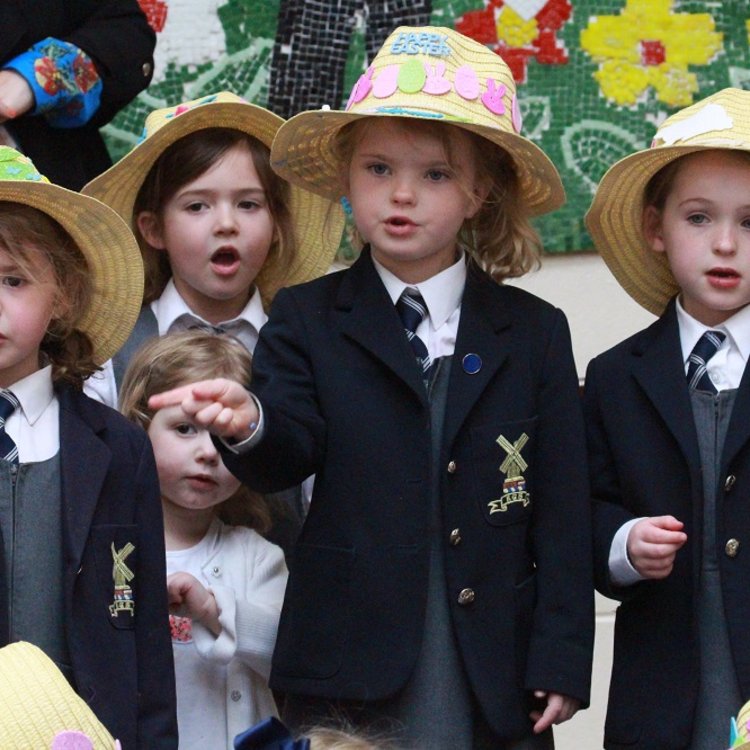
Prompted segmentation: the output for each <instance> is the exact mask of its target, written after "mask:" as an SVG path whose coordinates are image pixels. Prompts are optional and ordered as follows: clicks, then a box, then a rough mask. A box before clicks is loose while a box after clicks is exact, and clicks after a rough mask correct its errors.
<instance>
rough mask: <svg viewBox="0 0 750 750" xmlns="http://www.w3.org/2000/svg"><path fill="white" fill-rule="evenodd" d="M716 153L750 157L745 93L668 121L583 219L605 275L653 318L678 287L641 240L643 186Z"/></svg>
mask: <svg viewBox="0 0 750 750" xmlns="http://www.w3.org/2000/svg"><path fill="white" fill-rule="evenodd" d="M717 148H722V149H734V150H739V151H750V91H742V90H741V89H732V88H730V89H723V90H722V91H719V92H718V93H716V94H713V95H712V96H709V97H707V98H706V99H703V100H701V101H700V102H697V103H696V104H693V105H691V106H690V107H687V108H685V109H683V110H680V111H679V112H677V113H676V114H674V115H672V116H671V117H668V118H667V119H666V120H665V121H664V122H663V123H662V125H660V126H659V128H658V130H657V131H656V135H655V136H654V140H653V142H652V144H651V147H650V148H648V149H645V150H644V151H638V152H637V153H635V154H631V155H630V156H627V157H625V158H624V159H621V160H620V161H618V162H617V163H616V164H615V165H614V166H613V167H611V168H610V169H609V171H608V172H607V173H606V174H605V175H604V177H603V178H602V180H601V182H600V183H599V187H598V189H597V191H596V195H595V196H594V201H593V203H592V204H591V208H590V209H589V211H588V213H587V214H586V226H587V227H588V229H589V232H590V233H591V236H592V238H593V240H594V244H595V245H596V249H597V250H598V251H599V253H600V254H601V256H602V258H604V260H605V262H606V263H607V266H609V270H610V271H612V273H613V274H614V276H615V278H616V279H617V281H618V282H619V283H620V285H621V286H622V288H623V289H624V290H625V291H626V292H627V293H628V294H629V295H630V296H631V297H632V298H633V299H634V300H635V301H636V302H638V304H640V305H642V306H643V307H645V308H646V310H648V311H649V312H652V313H654V314H655V315H661V313H662V312H663V311H664V308H665V307H666V305H667V302H669V300H670V299H671V298H672V297H673V296H674V295H675V294H677V293H678V292H679V287H678V286H677V282H676V281H675V279H674V276H672V272H671V271H670V269H669V265H668V263H667V257H666V255H665V253H655V252H653V251H652V250H651V249H650V247H649V244H648V243H647V241H646V238H645V237H644V235H643V231H642V228H641V227H642V218H643V209H644V205H643V201H644V194H645V190H646V186H647V185H648V183H649V180H651V178H652V177H653V176H654V175H655V174H656V173H657V172H658V171H659V170H660V169H662V168H663V167H666V166H667V164H670V163H671V162H673V161H674V160H675V159H679V158H680V157H681V156H686V155H687V154H691V153H695V152H696V151H707V150H710V149H717Z"/></svg>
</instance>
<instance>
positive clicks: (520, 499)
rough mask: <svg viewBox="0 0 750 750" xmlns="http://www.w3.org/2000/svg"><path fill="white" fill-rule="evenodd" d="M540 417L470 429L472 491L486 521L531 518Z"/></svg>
mask: <svg viewBox="0 0 750 750" xmlns="http://www.w3.org/2000/svg"><path fill="white" fill-rule="evenodd" d="M537 421H538V420H537V417H532V418H530V419H525V420H522V421H516V422H499V423H494V424H491V423H485V424H482V425H479V426H477V427H474V428H472V430H471V463H472V467H473V475H472V480H473V482H474V486H473V488H472V493H473V495H474V497H475V498H476V500H477V502H478V503H479V506H480V510H481V512H482V514H483V515H484V518H485V520H486V521H487V523H489V524H491V525H492V526H509V525H511V524H516V523H522V522H524V521H528V520H529V518H530V517H531V513H532V509H533V503H534V488H533V476H534V473H535V472H536V471H539V468H540V467H536V466H534V449H535V445H534V438H535V433H536V424H537Z"/></svg>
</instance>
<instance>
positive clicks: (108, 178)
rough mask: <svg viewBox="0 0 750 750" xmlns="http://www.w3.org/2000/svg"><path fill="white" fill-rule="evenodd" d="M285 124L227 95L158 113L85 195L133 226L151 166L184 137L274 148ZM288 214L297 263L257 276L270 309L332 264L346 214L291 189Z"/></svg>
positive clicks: (259, 286) (265, 110)
mask: <svg viewBox="0 0 750 750" xmlns="http://www.w3.org/2000/svg"><path fill="white" fill-rule="evenodd" d="M283 122H284V120H283V118H281V117H279V116H278V115H275V114H274V113H273V112H269V111H268V110H267V109H264V108H263V107H257V106H255V105H254V104H250V103H249V102H246V101H245V100H244V99H241V98H240V97H239V96H236V95H235V94H232V93H230V92H228V91H221V92H219V93H217V94H211V95H209V96H204V97H201V98H200V99H194V100H193V101H189V102H185V103H183V104H180V105H178V106H176V107H167V108H165V109H157V110H154V111H153V112H152V113H151V114H150V115H149V116H148V117H147V118H146V125H145V127H144V131H143V136H142V139H141V141H140V143H139V144H138V145H137V146H135V148H134V149H133V150H132V151H131V152H130V153H128V154H126V155H125V156H124V157H123V158H122V159H120V161H118V162H117V164H115V165H114V166H112V167H110V168H109V169H108V170H107V171H106V172H104V173H103V174H101V175H99V176H98V177H96V178H95V179H93V180H92V181H91V182H89V183H88V184H87V185H86V186H84V188H83V190H82V192H83V193H85V194H86V195H92V196H94V197H95V198H98V199H99V200H100V201H103V202H104V203H106V204H107V205H108V206H110V207H111V208H113V209H114V210H115V211H117V213H118V214H119V215H120V216H121V217H122V218H123V219H124V220H125V221H127V222H128V224H131V222H132V221H133V218H134V217H133V204H134V203H135V198H136V196H137V194H138V191H139V190H140V189H141V186H142V185H143V182H144V180H145V179H146V176H147V175H148V173H149V171H150V169H151V167H153V165H154V163H155V162H156V160H157V159H158V158H159V157H160V156H161V155H162V154H163V153H164V151H165V150H166V149H167V148H169V147H170V146H171V145H172V144H173V143H175V142H177V141H178V140H180V138H184V137H185V136H186V135H190V134H191V133H194V132H195V131H197V130H205V129H207V128H232V129H233V130H239V131H241V132H243V133H247V134H248V135H250V136H253V137H255V138H257V139H258V140H259V141H260V142H261V143H263V144H265V145H266V146H268V148H269V149H270V147H271V143H272V142H273V139H274V136H275V135H276V131H277V130H278V129H279V127H280V126H281V124H282V123H283ZM290 210H291V215H292V222H293V225H294V228H295V235H296V239H297V247H298V253H297V258H296V260H295V261H294V263H293V264H291V265H289V266H287V267H286V268H278V267H276V268H274V267H272V266H271V267H268V266H267V267H266V268H264V269H263V270H262V271H261V272H260V274H259V275H258V278H257V279H256V280H255V283H256V285H257V286H258V289H259V290H260V293H261V296H262V297H263V300H264V302H265V303H266V305H267V304H268V303H269V302H270V300H271V299H272V298H273V295H274V294H275V293H276V292H277V291H278V290H279V289H280V288H281V287H283V286H291V285H292V284H299V283H301V282H303V281H309V280H310V279H314V278H316V277H317V276H320V275H322V274H324V273H325V272H326V271H327V270H328V269H329V267H330V265H331V263H332V262H333V259H334V256H335V254H336V251H337V250H338V246H339V241H340V239H341V232H342V230H343V227H344V214H343V210H342V209H341V206H340V205H335V204H332V203H330V202H329V201H326V200H321V199H320V197H318V196H316V195H312V194H311V193H309V192H307V191H306V190H301V189H299V188H296V187H292V191H291V201H290Z"/></svg>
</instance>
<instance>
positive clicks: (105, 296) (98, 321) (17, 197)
mask: <svg viewBox="0 0 750 750" xmlns="http://www.w3.org/2000/svg"><path fill="white" fill-rule="evenodd" d="M0 201H12V202H13V203H21V204H23V205H26V206H31V207H32V208H36V209H38V210H39V211H42V212H43V213H45V214H47V216H49V217H51V218H52V219H54V220H55V221H57V223H58V224H60V226H61V227H62V228H63V229H64V230H65V231H66V232H67V233H68V234H69V235H70V236H71V237H72V238H73V241H74V242H75V243H76V245H77V246H78V248H79V249H80V251H81V253H83V256H84V257H85V258H86V262H87V264H88V267H89V271H90V274H91V280H92V287H93V294H92V296H91V301H90V304H89V307H88V309H87V310H85V311H84V313H83V316H82V319H81V321H80V322H79V323H78V325H77V328H79V329H80V330H81V331H83V332H84V333H86V334H87V335H88V337H89V338H90V339H91V343H92V344H93V346H94V355H93V357H94V361H95V362H96V363H97V364H102V363H104V362H106V361H107V360H108V359H109V358H110V357H112V355H113V354H115V352H117V350H118V349H119V348H120V347H121V346H122V345H123V344H124V343H125V341H126V340H127V338H128V336H129V335H130V331H131V330H132V328H133V326H134V325H135V321H136V318H137V317H138V312H139V311H140V308H141V301H142V298H143V261H142V260H141V253H140V251H139V249H138V243H137V242H136V240H135V237H133V233H132V232H131V231H130V228H129V227H128V225H127V224H126V223H125V222H124V221H123V220H122V219H121V218H120V217H119V216H118V215H117V214H116V213H115V212H114V211H112V209H110V208H108V207H107V206H105V205H104V204H103V203H100V202H99V201H98V200H95V199H94V198H89V197H88V196H85V195H81V194H80V193H76V192H73V191H72V190H68V189H67V188H64V187H60V186H59V185H53V184H52V183H51V182H49V180H47V178H46V177H43V176H42V175H40V174H39V172H38V171H37V170H36V167H35V166H34V165H33V163H32V162H31V160H30V159H29V158H28V157H26V156H23V155H21V154H19V153H18V151H15V150H13V149H12V148H8V147H7V146H0Z"/></svg>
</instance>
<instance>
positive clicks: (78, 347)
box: [0, 201, 100, 389]
mask: <svg viewBox="0 0 750 750" xmlns="http://www.w3.org/2000/svg"><path fill="white" fill-rule="evenodd" d="M0 247H2V248H3V249H4V250H5V251H6V252H7V253H8V255H10V257H11V258H12V259H13V261H14V262H15V263H18V265H19V267H20V268H22V269H23V270H24V272H25V273H28V274H29V276H30V277H32V278H33V276H34V265H35V261H37V260H38V259H40V258H41V259H43V260H44V261H45V262H47V263H49V265H50V266H51V269H52V274H53V277H54V281H55V286H56V287H57V292H56V293H57V295H58V303H62V304H59V305H58V307H59V309H61V310H62V315H61V317H59V318H53V319H52V320H51V321H50V323H49V327H48V328H47V332H46V333H45V335H44V338H43V339H42V342H41V344H40V347H39V349H40V351H41V352H42V353H43V354H45V355H46V357H47V359H48V360H49V362H50V364H51V365H52V380H53V382H56V383H57V382H61V381H65V382H68V383H70V384H72V385H73V386H75V387H76V388H78V389H80V388H82V386H83V381H84V379H85V378H87V377H88V376H89V375H91V374H92V373H94V372H96V371H97V370H98V369H100V368H99V367H98V366H97V364H96V363H95V362H94V358H93V354H94V347H93V345H92V343H91V340H90V339H89V337H88V336H87V335H86V334H85V333H84V332H83V331H81V330H79V329H78V328H77V326H78V325H79V323H80V321H81V318H82V317H83V315H84V314H85V312H86V311H87V310H88V307H89V304H90V302H91V297H92V295H93V288H92V283H91V277H90V275H89V267H88V264H87V263H86V258H85V257H84V255H83V253H82V252H81V251H80V249H79V248H78V245H76V243H75V242H74V241H73V238H72V237H71V236H70V235H69V234H68V233H67V232H66V231H65V230H64V229H63V228H62V227H61V226H60V224H58V223H57V222H56V221H55V220H54V219H52V218H51V217H50V216H47V214H45V213H44V212H43V211H41V210H39V209H37V208H32V207H31V206H27V205H24V204H22V203H13V202H10V201H0Z"/></svg>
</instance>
